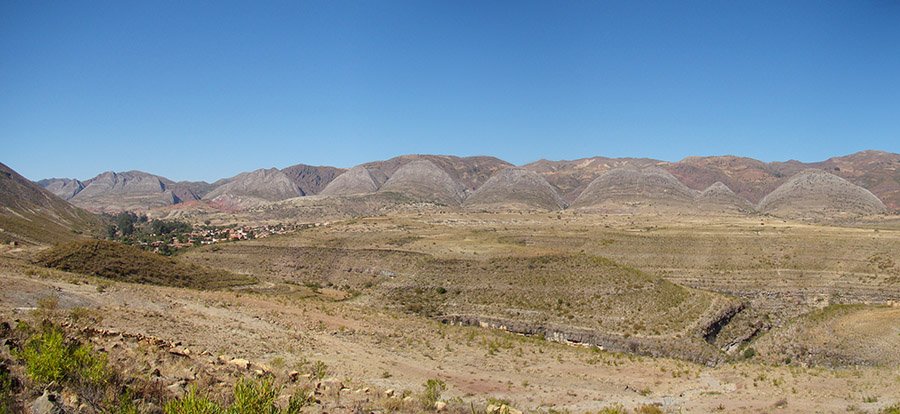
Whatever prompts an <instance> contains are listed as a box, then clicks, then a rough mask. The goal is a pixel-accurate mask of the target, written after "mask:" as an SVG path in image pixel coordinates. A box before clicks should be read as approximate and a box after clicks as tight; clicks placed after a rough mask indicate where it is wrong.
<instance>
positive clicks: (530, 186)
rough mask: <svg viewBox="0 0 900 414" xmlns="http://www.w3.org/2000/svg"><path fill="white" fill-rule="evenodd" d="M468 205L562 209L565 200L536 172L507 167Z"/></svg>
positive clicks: (474, 194)
mask: <svg viewBox="0 0 900 414" xmlns="http://www.w3.org/2000/svg"><path fill="white" fill-rule="evenodd" d="M465 205H466V206H467V207H475V208H485V209H501V210H503V209H527V210H535V209H536V210H561V209H563V208H565V207H566V202H565V200H563V199H562V197H560V196H559V193H557V192H556V189H555V188H553V186H552V185H550V183H548V182H547V180H545V179H544V177H542V176H541V175H540V174H538V173H536V172H534V171H528V170H525V169H521V168H507V169H505V170H501V171H500V172H498V173H497V174H494V175H493V176H492V177H491V178H490V179H489V180H487V182H485V183H484V184H483V185H482V186H481V187H479V188H478V190H476V191H475V192H474V193H472V194H471V195H470V196H469V197H468V198H467V199H466V201H465Z"/></svg>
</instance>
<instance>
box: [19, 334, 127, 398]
mask: <svg viewBox="0 0 900 414" xmlns="http://www.w3.org/2000/svg"><path fill="white" fill-rule="evenodd" d="M17 354H18V357H19V358H20V359H22V360H23V361H24V362H25V373H26V374H27V375H28V377H29V378H31V379H32V380H33V381H35V382H37V383H38V384H41V385H43V384H48V383H50V382H53V381H55V382H58V383H87V384H93V385H100V384H103V383H105V382H106V381H107V380H108V379H109V376H110V373H109V370H107V367H106V356H105V355H102V354H100V355H95V354H94V352H93V349H92V348H91V346H90V345H86V344H79V343H76V342H71V341H66V337H65V334H63V332H62V331H61V330H60V329H59V328H57V327H54V326H51V325H45V326H44V327H43V328H42V329H41V332H39V333H37V334H35V335H33V336H31V337H30V338H29V339H28V340H27V341H26V342H25V345H24V346H23V347H22V350H21V351H20V352H17Z"/></svg>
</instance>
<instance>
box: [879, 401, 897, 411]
mask: <svg viewBox="0 0 900 414" xmlns="http://www.w3.org/2000/svg"><path fill="white" fill-rule="evenodd" d="M880 414H900V403H896V404H894V405H892V406H890V407H884V408H882V409H881V412H880Z"/></svg>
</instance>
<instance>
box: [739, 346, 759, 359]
mask: <svg viewBox="0 0 900 414" xmlns="http://www.w3.org/2000/svg"><path fill="white" fill-rule="evenodd" d="M742 355H743V356H744V359H750V358H753V357H755V356H756V350H755V349H753V348H750V347H748V348H747V349H745V350H744V353H743V354H742Z"/></svg>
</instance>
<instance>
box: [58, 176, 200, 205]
mask: <svg viewBox="0 0 900 414" xmlns="http://www.w3.org/2000/svg"><path fill="white" fill-rule="evenodd" d="M47 181H49V182H47ZM42 183H46V185H48V186H54V184H55V183H54V182H52V180H44V181H42ZM192 188H197V189H201V188H202V187H201V186H199V185H197V183H175V182H173V181H172V180H169V179H166V178H164V177H160V176H157V175H153V174H148V173H145V172H141V171H126V172H120V173H117V172H112V171H108V172H105V173H102V174H100V175H98V176H96V177H94V178H91V179H90V180H87V181H85V182H84V187H83V188H82V189H81V190H80V191H78V192H76V193H74V194H73V195H72V197H71V198H70V199H69V200H70V201H71V202H72V204H75V205H77V206H79V207H82V208H85V209H87V210H91V211H105V212H116V211H123V210H148V209H151V208H155V207H163V206H168V205H172V204H176V203H180V202H182V201H187V200H197V199H199V197H198V196H197V195H196V194H195V193H194V191H193V190H192Z"/></svg>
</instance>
